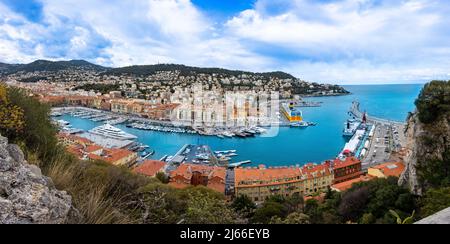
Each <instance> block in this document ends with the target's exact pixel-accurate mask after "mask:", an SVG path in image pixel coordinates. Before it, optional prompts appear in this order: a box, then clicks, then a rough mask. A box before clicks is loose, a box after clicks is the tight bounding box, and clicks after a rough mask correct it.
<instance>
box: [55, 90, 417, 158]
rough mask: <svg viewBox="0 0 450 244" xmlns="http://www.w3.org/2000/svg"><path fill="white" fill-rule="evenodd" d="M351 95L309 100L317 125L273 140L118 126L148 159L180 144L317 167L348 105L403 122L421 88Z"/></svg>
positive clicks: (334, 150) (79, 122) (335, 149)
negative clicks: (135, 140) (132, 137)
mask: <svg viewBox="0 0 450 244" xmlns="http://www.w3.org/2000/svg"><path fill="white" fill-rule="evenodd" d="M344 87H345V88H346V89H347V90H348V91H350V92H351V94H350V95H345V96H333V97H311V98H307V100H310V101H316V102H322V106H321V107H309V108H301V110H302V111H303V117H304V119H305V120H306V121H310V122H314V123H317V126H313V127H308V128H287V127H281V128H279V131H278V133H277V135H276V136H274V137H262V136H257V137H254V138H245V139H242V138H226V139H221V138H219V137H215V136H200V135H191V134H177V133H165V132H155V131H143V130H138V129H133V128H127V127H126V126H125V125H118V126H117V127H118V128H120V129H122V130H124V131H126V132H128V133H131V134H134V135H136V136H137V137H138V141H139V142H141V143H144V144H146V145H149V146H150V148H151V149H153V150H155V154H154V155H153V156H152V158H153V159H160V158H162V157H163V156H165V155H174V154H175V153H176V152H177V151H178V150H179V149H180V148H181V147H182V146H184V145H185V144H198V145H209V146H210V147H211V148H212V150H214V151H224V150H237V154H238V156H236V157H234V158H233V162H239V161H245V160H251V162H252V163H251V164H250V165H249V166H257V165H260V164H264V165H266V166H290V165H303V164H306V163H309V162H314V163H320V162H323V161H325V160H329V159H334V158H335V157H336V156H337V155H338V154H339V152H340V151H341V150H342V148H343V147H344V144H345V143H346V139H345V138H344V137H343V136H342V130H343V128H344V123H345V121H346V120H347V119H348V118H349V115H348V111H349V109H350V107H351V104H352V101H355V100H357V101H359V102H360V104H361V105H360V108H361V110H362V111H366V112H367V113H368V114H369V115H370V116H375V117H379V118H384V119H388V120H395V121H405V120H406V117H407V115H408V112H412V111H414V110H415V105H414V101H415V99H416V98H417V96H418V94H419V93H420V90H421V88H422V87H423V85H422V84H410V85H352V86H344ZM62 119H64V120H66V121H68V122H70V123H71V125H72V126H73V127H74V128H78V129H83V130H90V129H92V128H94V127H96V126H99V125H102V123H101V122H93V121H90V120H87V119H81V118H77V117H73V116H70V115H64V116H63V117H62Z"/></svg>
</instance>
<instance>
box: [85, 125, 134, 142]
mask: <svg viewBox="0 0 450 244" xmlns="http://www.w3.org/2000/svg"><path fill="white" fill-rule="evenodd" d="M89 132H90V133H92V134H95V135H100V136H104V137H108V138H112V139H116V140H134V139H137V137H136V136H134V135H132V134H128V133H126V132H125V131H123V130H121V129H119V128H116V127H114V126H112V125H110V124H105V125H102V126H99V127H95V128H94V129H92V130H90V131H89Z"/></svg>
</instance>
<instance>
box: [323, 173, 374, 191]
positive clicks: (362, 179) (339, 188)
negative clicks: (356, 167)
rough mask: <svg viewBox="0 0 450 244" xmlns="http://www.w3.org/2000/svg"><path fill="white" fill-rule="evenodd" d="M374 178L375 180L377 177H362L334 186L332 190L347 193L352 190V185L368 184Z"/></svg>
mask: <svg viewBox="0 0 450 244" xmlns="http://www.w3.org/2000/svg"><path fill="white" fill-rule="evenodd" d="M373 178H375V177H373V176H370V175H361V176H360V177H359V178H356V179H352V180H347V181H344V182H341V183H337V184H334V185H332V186H331V188H333V189H335V190H337V191H339V192H343V191H346V190H348V189H350V188H352V185H353V184H355V183H359V182H366V181H369V180H372V179H373Z"/></svg>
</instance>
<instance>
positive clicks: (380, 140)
mask: <svg viewBox="0 0 450 244" xmlns="http://www.w3.org/2000/svg"><path fill="white" fill-rule="evenodd" d="M404 127H405V126H404V125H402V124H398V123H395V124H386V123H377V124H375V133H374V136H373V138H372V140H371V143H370V146H369V151H368V153H367V155H366V157H365V158H364V159H363V161H362V166H363V169H367V168H369V167H371V166H374V165H377V164H380V163H384V162H389V159H390V156H391V153H392V152H395V151H397V152H398V151H399V150H400V149H401V148H402V146H404V145H405V141H406V138H405V135H404V133H403V131H404Z"/></svg>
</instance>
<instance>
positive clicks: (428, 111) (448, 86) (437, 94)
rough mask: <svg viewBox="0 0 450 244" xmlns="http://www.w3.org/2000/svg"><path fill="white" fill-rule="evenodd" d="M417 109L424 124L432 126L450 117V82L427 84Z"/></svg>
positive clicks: (419, 98)
mask: <svg viewBox="0 0 450 244" xmlns="http://www.w3.org/2000/svg"><path fill="white" fill-rule="evenodd" d="M415 104H416V107H417V111H418V115H419V119H420V121H421V122H422V123H425V124H430V123H433V122H435V121H436V120H438V119H439V118H441V117H447V118H448V116H450V81H436V80H435V81H431V82H430V83H428V84H426V85H425V86H424V88H423V89H422V91H421V92H420V95H419V97H418V98H417V100H416V102H415Z"/></svg>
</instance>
